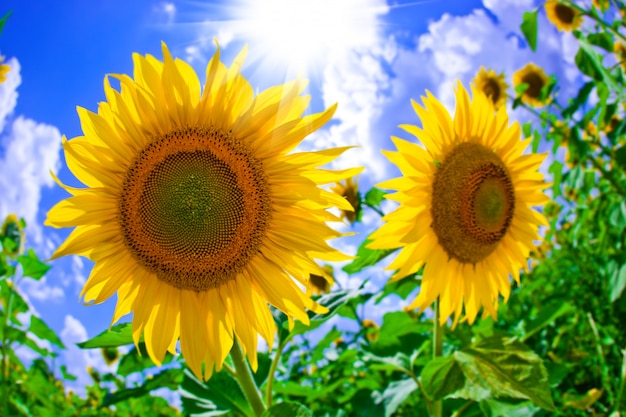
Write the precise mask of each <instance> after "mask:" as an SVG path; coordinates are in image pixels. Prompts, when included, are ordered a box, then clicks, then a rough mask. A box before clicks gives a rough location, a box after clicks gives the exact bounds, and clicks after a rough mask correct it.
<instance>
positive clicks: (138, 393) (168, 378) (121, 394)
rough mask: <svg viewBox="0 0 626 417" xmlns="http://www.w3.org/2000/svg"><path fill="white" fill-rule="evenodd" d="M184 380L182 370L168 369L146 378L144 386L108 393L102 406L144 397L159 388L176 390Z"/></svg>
mask: <svg viewBox="0 0 626 417" xmlns="http://www.w3.org/2000/svg"><path fill="white" fill-rule="evenodd" d="M182 379H183V370H182V369H181V368H175V369H166V370H165V371H163V372H160V373H158V374H156V375H155V376H154V377H152V376H151V377H148V378H146V380H145V381H144V383H143V385H141V386H139V387H137V388H128V389H122V390H119V391H115V392H113V393H111V392H109V393H107V394H106V395H105V396H104V398H103V400H102V406H103V407H107V406H109V405H112V404H115V403H118V402H120V401H124V400H127V399H129V398H137V397H142V396H144V395H147V394H148V393H149V392H150V391H153V390H155V389H158V388H169V389H172V390H175V389H177V388H178V386H179V385H180V383H181V381H182Z"/></svg>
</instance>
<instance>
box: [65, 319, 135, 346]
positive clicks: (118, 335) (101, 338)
mask: <svg viewBox="0 0 626 417" xmlns="http://www.w3.org/2000/svg"><path fill="white" fill-rule="evenodd" d="M140 340H141V339H140ZM131 343H133V334H132V328H131V324H130V323H120V324H116V325H115V326H112V327H111V329H110V330H105V331H103V332H102V333H100V334H99V335H97V336H96V337H93V338H91V339H89V340H86V341H84V342H81V343H77V344H76V345H77V346H78V347H79V348H81V349H94V348H101V347H117V346H124V345H129V344H131Z"/></svg>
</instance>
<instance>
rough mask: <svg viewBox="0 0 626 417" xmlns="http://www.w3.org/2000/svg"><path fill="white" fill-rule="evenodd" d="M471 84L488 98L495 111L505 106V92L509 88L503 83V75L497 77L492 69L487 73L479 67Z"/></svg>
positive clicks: (483, 68)
mask: <svg viewBox="0 0 626 417" xmlns="http://www.w3.org/2000/svg"><path fill="white" fill-rule="evenodd" d="M472 82H473V83H474V85H476V88H477V89H478V90H479V91H482V92H483V93H485V94H486V95H487V97H489V100H490V101H491V102H492V103H493V106H494V108H495V109H496V110H497V109H498V108H499V107H500V106H502V105H504V104H506V99H507V94H506V90H507V88H509V86H508V85H507V84H506V81H504V74H500V75H498V74H496V72H495V71H494V70H492V69H490V70H489V71H487V70H486V69H485V67H480V70H479V71H478V74H476V77H475V78H474V79H473V80H472Z"/></svg>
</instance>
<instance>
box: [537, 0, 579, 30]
mask: <svg viewBox="0 0 626 417" xmlns="http://www.w3.org/2000/svg"><path fill="white" fill-rule="evenodd" d="M544 6H545V8H546V16H547V17H548V20H549V21H550V22H552V24H553V25H554V26H556V28H557V29H558V30H559V31H561V32H571V31H572V30H574V29H578V28H579V27H580V25H581V24H582V22H583V16H582V14H581V13H580V12H579V11H578V10H576V9H574V8H573V7H571V6H568V5H566V4H564V3H561V2H559V1H558V0H547V1H546V2H545V4H544Z"/></svg>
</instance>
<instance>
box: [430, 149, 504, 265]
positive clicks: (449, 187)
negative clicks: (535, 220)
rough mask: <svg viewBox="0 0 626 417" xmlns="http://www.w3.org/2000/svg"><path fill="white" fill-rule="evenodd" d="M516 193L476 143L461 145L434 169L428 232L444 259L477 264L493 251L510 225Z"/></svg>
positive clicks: (495, 161)
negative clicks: (431, 219) (429, 230)
mask: <svg viewBox="0 0 626 417" xmlns="http://www.w3.org/2000/svg"><path fill="white" fill-rule="evenodd" d="M514 211H515V191H514V188H513V183H512V182H511V179H510V177H509V174H508V171H507V169H506V167H505V165H504V163H503V162H502V161H501V160H500V158H499V157H498V156H497V155H496V154H495V153H493V151H491V150H490V149H488V148H486V147H485V146H483V145H479V144H477V143H468V142H465V143H461V144H460V145H458V146H457V147H456V149H454V150H453V151H452V152H450V153H449V154H448V155H447V156H446V158H445V160H444V161H443V163H442V164H441V165H440V166H439V167H438V168H437V172H436V173H435V180H434V182H433V203H432V216H433V224H432V227H433V229H434V231H435V233H436V235H437V238H438V240H439V244H440V245H441V246H442V247H443V248H444V250H445V251H446V252H447V254H448V256H450V257H451V258H454V259H456V260H457V261H459V262H461V263H471V264H475V263H477V262H480V261H481V260H483V259H485V258H486V257H487V256H488V255H489V254H490V253H491V252H493V250H494V249H495V248H496V247H497V245H498V242H500V240H502V238H503V237H504V235H505V234H506V231H507V229H508V227H509V225H510V224H511V220H512V219H513V214H514Z"/></svg>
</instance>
